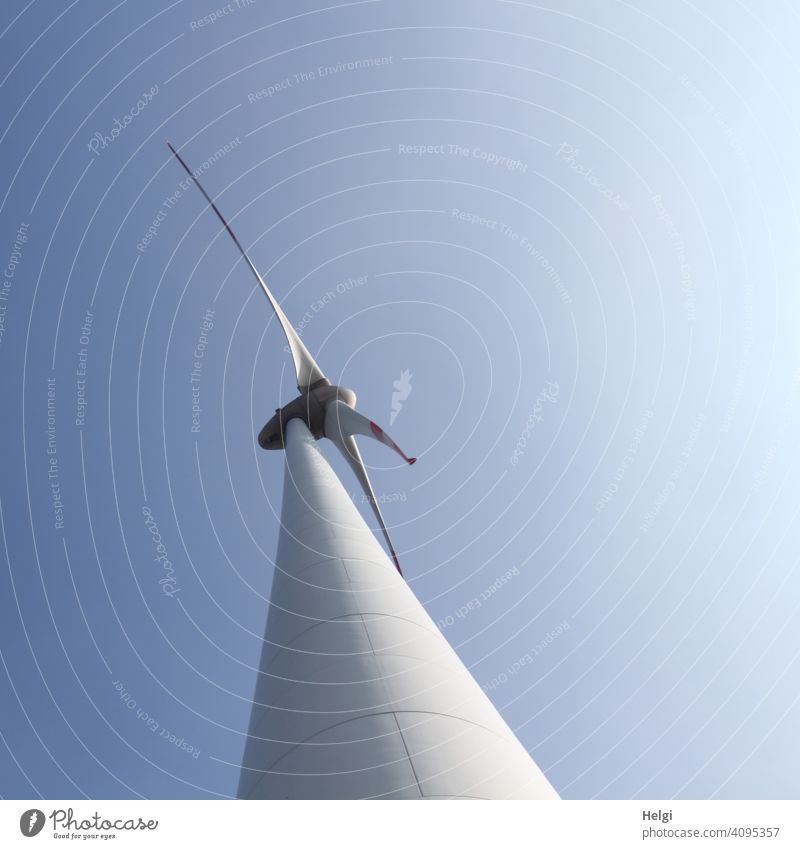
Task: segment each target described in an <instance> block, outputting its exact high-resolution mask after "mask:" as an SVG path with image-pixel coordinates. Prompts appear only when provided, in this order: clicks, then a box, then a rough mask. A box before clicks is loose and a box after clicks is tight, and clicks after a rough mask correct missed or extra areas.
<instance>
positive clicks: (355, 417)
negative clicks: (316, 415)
mask: <svg viewBox="0 0 800 849" xmlns="http://www.w3.org/2000/svg"><path fill="white" fill-rule="evenodd" d="M329 431H330V432H332V431H338V432H339V433H340V434H341V435H342V436H353V435H355V434H359V435H360V436H369V437H370V438H372V439H377V440H378V442H382V443H383V444H384V445H388V446H389V448H391V449H392V450H393V451H396V452H397V453H398V454H399V455H400V456H401V457H402V458H403V459H404V460H405V461H406V463H408V465H409V466H413V465H414V463H416V462H417V458H416V457H408V456H407V455H406V454H405V453H404V452H403V450H402V449H401V448H400V446H399V445H398V444H397V443H396V442H395V441H394V440H393V439H392V438H391V437H390V436H389V434H388V433H386V431H385V430H383V429H382V428H380V427H379V426H378V425H376V424H375V422H373V421H370V419H368V418H367V417H366V416H362V415H361V413H359V412H358V410H354V409H353V408H352V407H349V406H348V405H347V404H345V403H344V402H342V401H332V402H330V403H329V404H328V405H327V406H326V408H325V435H326V436H328V437H330V436H331V434H330V432H329Z"/></svg>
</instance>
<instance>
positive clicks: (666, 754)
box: [0, 0, 800, 799]
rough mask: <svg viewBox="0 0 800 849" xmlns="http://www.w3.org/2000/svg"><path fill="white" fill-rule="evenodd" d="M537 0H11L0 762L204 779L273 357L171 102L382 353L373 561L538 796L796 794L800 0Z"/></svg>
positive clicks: (304, 327) (237, 652) (342, 366)
mask: <svg viewBox="0 0 800 849" xmlns="http://www.w3.org/2000/svg"><path fill="white" fill-rule="evenodd" d="M552 5H553V6H554V7H555V8H548V7H545V6H540V5H536V4H534V3H532V2H531V3H529V2H521V1H520V2H516V0H514V1H513V2H512V0H501V1H499V2H489V0H483V1H482V2H458V3H456V2H438V0H425V2H417V0H411V2H402V3H401V2H388V0H386V1H385V2H384V0H365V1H364V2H351V3H344V4H340V5H327V4H324V3H314V2H308V0H305V2H300V3H268V2H266V0H251V2H249V3H245V2H244V0H240V3H239V4H237V3H236V2H235V0H233V2H232V3H231V4H229V5H228V6H227V7H225V6H224V4H223V3H222V2H221V0H216V4H215V0H212V2H175V3H172V4H171V5H165V4H163V3H160V2H155V0H142V2H137V3H133V2H124V1H123V2H120V3H117V4H116V5H114V4H104V3H89V2H84V1H83V0H75V2H72V3H70V4H64V6H63V9H62V8H61V6H60V5H59V9H58V10H55V9H54V8H53V7H52V6H48V5H46V4H43V3H41V2H36V0H31V2H29V3H27V4H24V3H22V2H16V0H14V1H13V2H7V3H5V4H4V6H3V19H4V21H3V22H0V31H1V32H2V35H0V48H2V49H0V57H2V58H1V59H0V74H1V76H0V80H1V81H2V84H1V85H0V101H1V102H2V114H3V115H4V116H5V120H4V122H3V129H2V133H1V134H0V152H2V170H3V177H4V179H3V180H2V181H1V182H0V190H2V196H0V263H1V264H2V267H3V269H4V270H3V273H2V274H3V276H2V278H0V380H1V381H2V392H1V393H0V396H1V397H2V402H1V403H0V432H1V433H2V440H0V519H1V522H0V533H1V534H2V539H3V545H2V546H1V547H0V650H1V651H2V668H0V795H2V796H3V797H16V798H27V797H37V796H40V795H41V796H44V797H50V798H81V797H83V796H86V797H90V798H92V797H93V798H117V797H139V796H141V797H154V798H184V797H211V798H217V797H227V796H230V795H232V794H234V793H235V788H236V783H237V779H238V764H239V762H240V758H241V754H242V749H243V745H244V733H245V731H246V728H247V720H248V716H249V701H250V699H251V697H252V692H253V686H254V681H255V666H256V664H257V661H258V656H259V653H260V647H261V636H262V632H263V627H264V622H265V617H266V614H267V609H268V600H267V597H268V592H269V585H270V580H271V573H272V558H273V556H274V551H275V544H276V540H277V530H278V519H279V517H278V512H279V509H280V494H281V487H282V478H283V463H282V455H281V454H279V453H266V452H263V451H260V450H259V449H258V448H257V445H256V442H255V434H256V433H257V431H258V430H259V429H260V427H261V426H262V424H263V423H264V422H265V421H266V419H267V418H269V416H270V415H271V414H272V412H273V411H274V409H275V408H276V407H277V406H278V405H279V404H281V403H285V402H287V401H289V400H291V398H292V397H293V392H294V385H293V380H292V375H291V370H290V360H289V357H288V355H287V354H286V353H285V351H284V345H285V341H284V339H283V338H282V336H281V334H280V331H279V328H278V326H277V324H276V322H275V320H274V318H273V317H272V316H271V313H270V311H269V308H268V305H267V304H266V302H265V301H264V299H263V297H262V296H261V295H260V294H259V293H258V292H257V291H256V290H255V289H254V287H253V281H252V279H251V277H250V276H249V274H248V272H247V269H246V268H245V267H244V265H243V264H242V262H241V261H240V260H239V258H238V254H237V252H236V250H235V248H234V247H233V245H232V244H231V243H230V242H229V240H228V238H227V236H226V235H225V234H224V233H221V231H220V227H219V224H218V222H217V221H216V219H215V218H214V217H213V215H212V214H211V213H210V212H209V211H208V210H207V209H206V207H205V205H204V203H203V201H202V199H201V197H200V195H199V194H198V193H197V192H196V190H194V189H193V188H191V187H188V186H187V185H186V183H185V182H183V181H184V174H183V172H182V171H181V169H180V168H179V166H178V165H177V163H176V162H175V161H174V160H173V159H172V158H171V157H170V154H169V151H168V149H167V147H166V145H165V143H164V142H165V139H167V138H170V139H171V140H172V142H173V143H174V144H175V145H176V146H177V147H179V149H180V150H181V152H182V153H183V155H184V156H185V157H186V158H187V160H188V162H189V164H190V165H191V166H192V167H194V168H202V170H203V175H202V179H203V181H204V183H205V185H206V187H207V189H208V190H209V191H210V193H211V194H212V195H213V196H215V197H216V198H217V199H218V200H219V203H220V205H221V207H222V209H223V210H224V211H225V212H226V213H227V214H228V216H229V218H230V219H231V220H232V221H233V226H234V228H235V229H236V231H237V233H238V235H239V237H240V239H241V240H242V242H243V243H244V244H245V245H246V246H247V247H248V249H250V250H251V254H252V257H253V259H254V260H255V262H256V264H257V265H258V266H259V268H260V269H261V271H262V273H263V274H264V275H265V276H266V278H267V280H268V281H269V282H270V285H271V286H272V289H273V291H274V292H275V294H276V296H277V297H278V298H279V299H280V300H281V302H282V303H283V306H284V309H285V311H286V312H287V314H288V315H289V317H290V318H291V319H292V320H293V321H294V322H295V323H296V324H297V325H298V326H299V327H300V329H301V332H302V336H303V339H304V340H305V341H306V344H307V345H308V347H309V348H310V350H311V351H312V352H313V353H314V355H315V356H316V357H317V359H318V360H319V362H320V364H321V366H322V368H323V369H324V370H325V371H326V373H327V374H328V375H329V376H330V377H331V378H332V379H334V380H335V381H336V382H341V383H344V384H346V385H348V386H352V387H353V388H354V389H355V390H356V392H357V393H358V396H359V407H360V409H361V410H362V411H363V412H365V413H366V414H367V415H369V416H370V417H371V418H374V419H375V420H377V421H378V422H379V423H381V424H384V425H386V426H387V428H388V425H389V420H390V415H391V412H392V392H393V383H394V382H395V381H397V380H398V379H399V378H400V375H401V373H402V372H403V371H405V370H409V371H410V373H411V377H410V384H411V391H410V393H409V394H408V397H407V398H406V400H405V401H404V402H403V403H402V408H401V409H400V411H399V414H398V415H397V416H396V420H395V421H394V423H393V424H392V426H391V428H389V430H390V432H391V433H392V435H393V436H394V437H395V438H396V439H397V441H398V442H399V443H400V444H401V445H402V446H403V447H404V448H405V449H406V450H407V451H408V452H409V453H412V454H417V455H418V456H419V457H420V460H419V462H418V463H417V464H416V465H415V466H414V467H413V469H409V468H406V467H400V466H399V465H398V463H397V462H395V459H396V458H395V457H394V455H392V454H391V453H390V452H387V451H385V449H382V448H381V446H377V445H372V444H367V445H364V446H363V453H364V457H365V460H366V462H367V463H368V465H369V467H370V469H371V474H372V477H373V483H374V486H375V488H376V490H377V492H378V493H379V494H380V495H382V496H384V500H385V507H384V512H385V515H386V518H387V521H388V522H389V523H390V525H391V526H392V527H393V531H392V533H393V537H394V540H395V543H396V546H397V548H398V551H399V552H400V558H401V561H402V563H403V566H404V571H405V573H406V575H407V577H408V580H409V581H410V583H411V585H412V587H413V589H414V591H415V592H416V594H417V596H418V597H419V599H420V600H421V601H422V603H423V604H424V605H425V607H426V608H427V610H428V611H429V612H430V614H431V615H432V617H433V618H434V620H436V621H437V622H438V623H439V624H440V627H442V628H443V629H444V632H445V634H446V635H447V637H448V639H450V641H451V642H452V644H453V645H454V647H455V648H456V650H457V651H458V653H459V654H460V656H461V657H462V659H463V660H464V662H465V663H466V664H467V665H468V666H469V667H470V669H471V670H472V672H473V674H474V675H475V677H476V678H477V680H478V681H479V683H481V684H482V685H483V686H485V687H487V692H488V693H489V695H490V697H491V698H492V700H493V701H494V702H495V704H496V705H497V707H498V709H499V710H500V711H501V712H502V714H503V716H504V717H505V718H506V720H507V721H508V723H509V724H510V725H511V726H512V728H514V729H515V731H516V732H517V734H518V735H519V737H520V739H521V741H522V742H523V744H524V745H525V746H526V747H527V748H528V749H529V750H530V751H531V753H532V754H533V756H534V757H535V759H536V761H537V762H538V764H539V765H540V766H541V767H542V769H543V770H544V771H545V773H546V774H547V776H548V778H549V779H550V781H551V782H552V783H553V785H554V786H555V787H556V789H557V790H558V791H559V792H560V793H561V794H562V796H564V797H565V798H595V797H599V798H635V797H639V798H662V797H664V798H671V797H680V798H701V799H702V798H712V797H713V798H749V797H754V798H770V797H776V798H796V797H797V796H798V795H800V772H798V770H797V768H796V765H797V763H798V761H799V760H800V742H799V741H798V735H797V728H798V727H800V706H798V698H799V697H800V693H799V692H798V673H799V672H800V662H798V653H799V652H800V648H799V643H800V641H799V640H798V636H800V613H799V611H798V605H799V604H800V601H799V599H800V575H799V574H798V568H797V564H798V558H799V557H800V535H799V534H798V527H800V524H798V511H799V510H800V499H799V496H800V485H799V484H798V475H797V471H798V447H797V445H796V441H797V440H796V437H792V433H795V434H797V432H798V388H799V387H800V355H799V354H798V351H797V326H798V319H799V318H800V304H799V303H798V301H799V300H800V294H799V293H800V290H799V289H798V286H797V280H798V270H799V269H798V265H799V264H800V263H798V252H797V245H798V236H797V233H798V219H799V218H800V216H798V209H797V205H796V197H797V189H798V187H800V172H799V169H798V162H797V157H796V155H795V151H796V149H797V141H798V118H797V116H798V114H800V112H799V111H798V94H797V93H798V91H800V85H798V83H799V82H800V80H799V79H798V77H800V67H798V62H797V58H796V55H797V51H796V44H797V41H798V37H800V17H799V16H798V13H797V11H796V10H794V9H793V8H792V7H791V5H789V4H786V3H774V4H767V5H764V4H760V3H755V2H752V0H749V2H746V3H738V4H729V3H723V2H721V0H718V1H717V2H710V3H705V4H703V5H702V7H700V8H698V7H695V6H694V5H692V4H690V3H676V4H668V6H667V7H665V6H664V4H660V3H655V2H644V3H637V4H627V3H623V2H599V3H594V2H592V3H590V2H586V0H583V2H570V0H564V2H560V3H558V4H552ZM226 9H227V12H226V11H225V10H226ZM223 12H224V13H223ZM56 14H57V15H58V16H57V17H54V15H56ZM115 121H118V122H119V123H118V124H115ZM115 127H117V130H116V131H115ZM87 328H88V332H87ZM198 343H201V345H202V353H203V357H202V359H201V360H200V362H201V366H200V368H199V369H196V368H195V362H196V361H197V360H198V357H197V356H196V354H195V352H196V350H197V348H198ZM193 370H195V371H196V372H197V374H196V375H195V378H196V379H195V382H194V383H192V372H193ZM193 389H194V391H195V392H194V394H193ZM84 402H85V405H84ZM48 403H49V407H48ZM193 405H194V406H195V407H199V412H197V410H195V414H194V418H193V409H192V408H193ZM79 411H81V412H79ZM193 427H194V430H193ZM331 447H332V446H328V447H327V448H326V449H325V450H326V452H327V454H328V456H330V457H331V460H332V462H333V464H334V466H335V468H336V469H337V470H338V471H340V473H341V476H342V479H343V480H344V481H345V485H346V488H347V489H348V490H350V491H352V492H353V493H354V497H355V498H356V499H357V501H358V502H359V503H361V498H360V494H359V493H357V492H356V482H355V479H354V478H353V477H352V476H351V474H350V473H349V471H348V470H347V469H346V468H344V467H343V465H342V464H341V463H339V462H338V459H337V458H333V454H332V452H331V451H330V450H328V449H330V448H331ZM364 506H365V505H363V504H362V509H363V507H364ZM365 515H366V514H365ZM148 517H149V519H148ZM154 525H155V526H156V527H157V529H158V533H159V538H160V540H161V544H162V546H163V549H162V550H161V551H160V552H159V550H157V548H156V546H155V545H154V539H155V538H154V537H153V535H152V533H151V530H152V528H153V527H154ZM159 556H162V558H167V559H168V560H169V564H165V563H164V562H163V560H162V561H158V560H156V558H157V557H159ZM160 582H161V583H160ZM165 589H166V591H165ZM476 599H477V603H475V600H476ZM471 603H472V604H471ZM470 604H471V609H469V608H470Z"/></svg>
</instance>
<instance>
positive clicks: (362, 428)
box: [167, 142, 558, 799]
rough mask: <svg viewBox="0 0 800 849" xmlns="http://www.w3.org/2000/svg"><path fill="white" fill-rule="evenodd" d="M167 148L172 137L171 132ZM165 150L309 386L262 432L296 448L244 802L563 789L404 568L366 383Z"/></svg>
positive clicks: (549, 794)
mask: <svg viewBox="0 0 800 849" xmlns="http://www.w3.org/2000/svg"><path fill="white" fill-rule="evenodd" d="M167 144H169V142H167ZM169 148H170V150H171V151H172V153H173V154H174V155H175V157H176V158H177V159H178V161H179V162H180V163H181V165H182V166H183V168H184V169H185V170H186V172H187V173H188V174H189V176H190V177H191V179H192V181H193V182H194V184H195V185H196V186H197V188H198V189H199V190H200V191H201V192H202V194H203V196H204V197H205V199H206V201H207V202H208V203H209V205H210V206H211V208H212V209H213V210H214V212H215V213H216V215H217V217H218V218H219V220H220V221H221V222H222V225H223V226H224V227H225V229H226V230H227V232H228V234H229V235H230V237H231V239H233V241H234V243H235V244H236V247H237V248H238V249H239V252H240V253H241V255H242V257H243V258H244V261H245V263H246V264H247V266H248V268H249V269H250V270H251V272H252V273H253V275H254V276H255V278H256V280H257V281H258V284H259V286H260V287H261V289H262V291H263V292H264V294H265V295H266V296H267V299H268V300H269V302H270V305H271V306H272V309H273V310H274V311H275V314H276V316H277V318H278V320H279V322H280V324H281V327H282V328H283V331H284V333H285V334H286V338H287V341H288V343H289V349H290V351H291V354H292V360H293V362H294V367H295V372H296V375H297V388H298V391H299V392H300V395H299V396H298V397H297V398H295V399H294V400H293V401H291V402H290V403H289V404H286V405H285V406H284V407H282V408H280V409H278V410H276V411H275V415H274V416H273V417H272V418H271V419H270V420H269V421H268V422H267V424H266V425H264V427H263V428H262V430H261V432H260V433H259V436H258V442H259V445H260V446H261V447H262V448H267V449H278V448H282V449H284V450H285V452H286V475H285V477H284V490H283V505H282V508H281V530H280V536H279V541H278V552H277V555H276V558H275V574H274V577H273V583H272V588H271V591H270V612H269V615H268V617H267V626H266V632H265V636H264V645H263V649H262V654H261V660H260V663H259V674H258V680H257V683H256V689H255V696H254V700H253V708H252V712H251V717H250V727H249V730H248V735H247V742H246V745H245V751H244V758H243V763H242V770H241V775H240V780H239V789H238V796H239V797H240V798H261V799H276V798H277V799H282V798H305V799H334V798H337V799H338V798H341V799H358V798H367V797H370V798H495V799H496V798H526V799H557V798H558V795H557V794H556V792H555V790H554V789H553V788H552V786H551V785H550V783H549V782H548V781H547V779H546V778H545V776H544V775H543V774H542V772H541V771H540V770H539V768H538V767H537V766H536V764H535V763H534V762H533V760H532V759H531V757H530V755H529V754H528V752H527V751H526V750H525V749H524V748H523V746H522V745H521V744H520V743H519V741H518V740H517V738H516V737H515V736H514V734H513V732H512V731H511V729H510V728H509V727H508V726H507V725H506V723H505V722H504V721H503V719H502V718H501V717H500V715H499V714H498V713H497V711H496V710H495V708H494V706H493V705H492V703H491V701H490V700H489V699H488V698H487V697H486V695H485V693H484V692H483V691H482V690H481V688H480V687H479V686H478V684H477V683H476V682H475V680H474V679H473V678H472V676H471V675H470V673H469V672H468V671H467V669H466V667H464V665H463V664H462V663H461V660H460V659H459V657H458V655H456V653H455V652H454V651H453V649H452V648H451V647H450V644H449V643H448V642H447V640H446V639H445V638H444V637H443V636H442V634H441V632H440V631H439V629H438V628H437V627H436V625H435V624H434V623H433V621H432V620H431V618H430V617H429V616H428V614H427V612H426V611H425V609H424V608H423V606H422V605H421V604H420V603H419V601H418V600H417V598H416V596H415V595H414V593H413V592H412V591H411V589H410V588H409V586H408V584H407V583H406V581H405V580H404V579H403V577H402V572H401V570H400V563H399V561H398V558H397V554H396V552H395V549H394V546H393V545H392V541H391V538H390V536H389V532H388V529H387V527H386V523H385V521H384V519H383V515H382V513H381V510H380V507H379V505H378V501H377V499H376V497H375V493H374V491H373V489H372V485H371V483H370V480H369V476H368V474H367V470H366V468H365V466H364V463H363V461H362V459H361V455H360V453H359V451H358V447H357V446H356V443H355V438H354V437H355V436H366V437H369V438H372V439H376V440H378V441H379V442H382V443H383V444H384V445H387V446H388V447H389V448H391V449H393V450H394V451H395V452H397V454H399V455H400V456H401V457H402V458H403V459H404V460H405V461H406V462H407V463H409V464H413V463H414V462H415V458H414V457H408V456H407V455H406V454H405V453H404V452H403V451H402V450H401V449H400V448H399V446H398V445H397V444H396V443H395V442H394V441H393V440H392V439H391V438H390V437H389V436H388V434H386V432H385V431H384V430H383V429H382V428H380V427H379V426H378V425H377V424H375V422H373V421H371V420H370V419H368V418H366V417H365V416H363V415H362V414H361V413H359V412H358V411H357V410H356V409H355V403H356V395H355V393H354V392H353V391H352V390H351V389H348V388H346V387H343V386H336V385H334V384H332V383H331V382H330V380H328V378H327V377H325V375H324V374H323V372H322V370H321V369H320V367H319V366H318V365H317V363H316V362H315V360H314V358H313V357H312V356H311V354H310V353H309V351H308V349H307V348H306V346H305V345H304V343H303V341H302V339H301V338H300V336H299V335H298V333H297V332H296V331H295V329H294V327H293V326H292V325H291V323H290V322H289V320H288V318H287V317H286V315H285V314H284V312H283V310H282V309H281V307H280V304H279V303H278V302H277V300H276V299H275V297H274V296H273V294H272V293H271V292H270V290H269V288H268V287H267V284H266V283H265V282H264V279H263V278H262V277H261V275H260V274H259V272H258V270H257V269H256V267H255V265H254V264H253V262H252V260H251V259H250V257H249V256H248V254H247V252H246V251H245V249H244V248H243V247H242V244H241V243H240V242H239V240H238V239H237V237H236V235H235V234H234V232H233V230H232V229H231V228H230V226H229V225H228V223H227V221H226V220H225V218H224V216H223V215H222V213H221V212H220V211H219V209H218V207H217V206H216V204H215V203H214V201H213V200H212V199H211V197H210V196H209V195H208V193H207V192H206V190H205V189H204V188H203V187H202V185H201V184H200V182H199V180H198V179H197V178H196V176H195V175H194V174H193V173H192V171H191V170H190V169H189V166H188V165H187V164H186V162H185V161H184V160H183V158H182V157H181V156H180V154H179V153H178V152H177V151H176V150H175V148H174V147H173V146H172V145H171V144H169ZM322 437H327V438H328V439H330V440H331V441H332V442H333V443H334V444H335V445H336V447H337V448H338V449H339V451H340V452H341V453H342V454H343V455H344V457H345V459H346V460H347V462H348V463H349V464H350V467H351V468H352V470H353V472H354V473H355V475H356V477H357V478H358V480H359V482H360V483H361V486H362V487H363V489H364V493H365V495H366V496H367V499H368V501H369V503H370V505H371V506H372V509H373V512H374V513H375V517H376V519H377V520H378V525H379V526H380V529H381V531H382V533H383V536H384V539H385V540H386V543H387V545H388V548H389V551H390V553H391V556H392V560H393V561H394V568H392V565H391V563H390V562H389V560H388V558H387V557H386V554H385V553H384V551H383V549H382V548H381V547H380V545H379V543H378V541H377V539H376V538H375V536H374V535H373V534H372V532H371V531H370V529H369V528H368V527H367V525H366V523H365V522H364V520H363V518H362V516H361V514H360V513H359V512H358V510H357V509H356V507H355V505H354V504H353V502H352V500H351V499H350V497H349V496H348V495H347V493H346V492H345V490H344V487H343V486H342V484H341V482H340V481H339V479H338V477H337V476H336V474H335V473H334V471H333V469H332V468H331V467H330V466H329V465H328V463H327V461H326V460H325V458H324V457H323V455H322V452H321V451H320V450H319V447H318V445H317V441H318V440H320V439H321V438H322Z"/></svg>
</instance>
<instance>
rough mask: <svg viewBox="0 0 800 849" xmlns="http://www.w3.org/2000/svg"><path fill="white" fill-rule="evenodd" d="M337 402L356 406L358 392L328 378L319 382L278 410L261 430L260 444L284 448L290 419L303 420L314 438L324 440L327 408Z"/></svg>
mask: <svg viewBox="0 0 800 849" xmlns="http://www.w3.org/2000/svg"><path fill="white" fill-rule="evenodd" d="M334 401H340V402H341V403H343V404H346V405H347V406H348V407H355V405H356V393H355V392H353V390H352V389H348V388H347V387H346V386H336V385H334V384H332V383H331V382H330V381H329V380H328V379H327V378H322V379H321V380H318V381H317V382H316V383H314V384H313V385H312V386H309V387H308V389H307V390H303V391H301V393H300V395H298V397H297V398H295V399H294V400H293V401H290V402H289V403H288V404H286V406H284V407H281V408H280V409H279V410H275V415H274V416H273V417H272V418H271V419H270V420H269V421H268V422H267V423H266V424H265V425H264V427H262V428H261V431H260V433H259V434H258V444H259V445H260V446H261V447H262V448H265V449H267V450H277V449H281V448H283V447H284V437H285V434H286V425H287V424H288V423H289V421H290V420H291V419H300V420H301V421H302V422H304V423H305V426H306V427H307V428H308V429H309V430H310V431H311V435H312V436H313V437H314V439H321V438H322V437H323V436H325V413H326V411H327V407H328V405H329V404H330V403H332V402H334Z"/></svg>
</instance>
